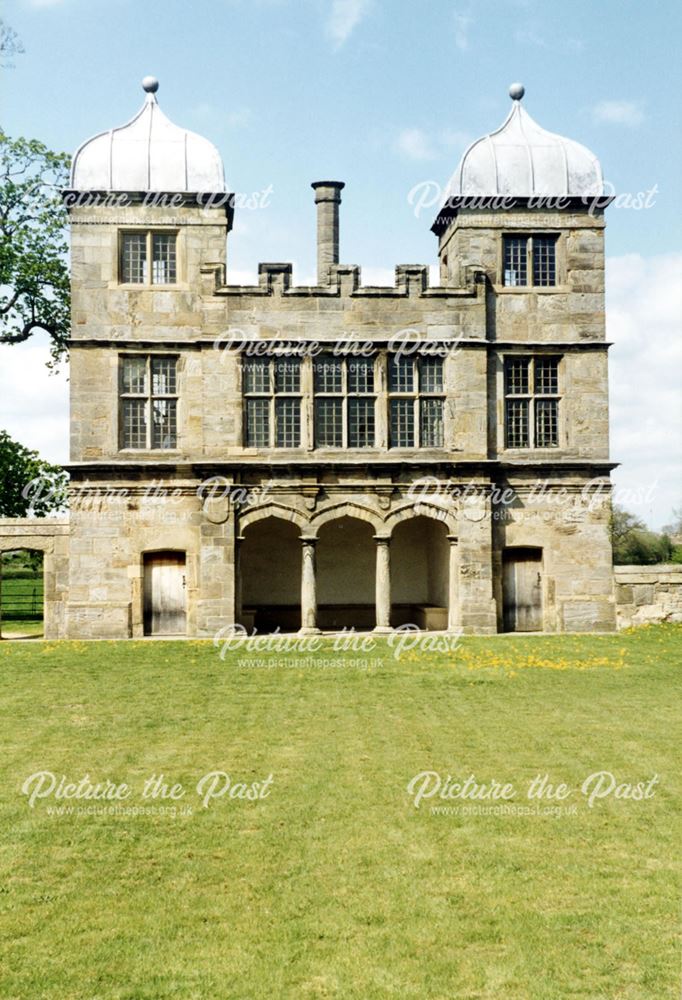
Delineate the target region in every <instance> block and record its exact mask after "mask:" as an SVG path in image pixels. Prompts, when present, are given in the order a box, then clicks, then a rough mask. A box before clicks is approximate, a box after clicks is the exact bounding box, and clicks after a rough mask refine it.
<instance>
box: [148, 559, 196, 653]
mask: <svg viewBox="0 0 682 1000" xmlns="http://www.w3.org/2000/svg"><path fill="white" fill-rule="evenodd" d="M185 594H186V576H185V554H184V552H154V553H153V554H151V555H148V556H145V560H144V631H145V635H185V633H186V631H187V611H186V598H185Z"/></svg>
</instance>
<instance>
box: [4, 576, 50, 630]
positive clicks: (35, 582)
mask: <svg viewBox="0 0 682 1000" xmlns="http://www.w3.org/2000/svg"><path fill="white" fill-rule="evenodd" d="M0 600H1V602H2V617H1V619H0V635H2V636H3V637H9V638H13V637H15V636H28V637H33V636H39V635H42V634H43V573H42V570H39V571H33V570H29V569H25V568H23V567H22V568H14V567H10V568H8V567H7V566H3V568H2V580H0Z"/></svg>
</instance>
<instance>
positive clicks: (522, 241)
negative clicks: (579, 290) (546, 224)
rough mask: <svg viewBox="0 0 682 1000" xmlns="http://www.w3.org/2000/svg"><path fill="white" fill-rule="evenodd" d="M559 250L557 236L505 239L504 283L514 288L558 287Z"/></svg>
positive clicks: (503, 247)
mask: <svg viewBox="0 0 682 1000" xmlns="http://www.w3.org/2000/svg"><path fill="white" fill-rule="evenodd" d="M556 247H557V237H556V236H555V235H548V236H540V235H537V234H536V235H532V236H504V237H503V240H502V257H503V262H502V272H503V273H502V283H503V284H504V285H506V286H508V287H510V288H517V287H523V286H525V285H530V286H534V287H536V288H541V287H543V286H545V287H548V286H554V285H556V283H557V262H556Z"/></svg>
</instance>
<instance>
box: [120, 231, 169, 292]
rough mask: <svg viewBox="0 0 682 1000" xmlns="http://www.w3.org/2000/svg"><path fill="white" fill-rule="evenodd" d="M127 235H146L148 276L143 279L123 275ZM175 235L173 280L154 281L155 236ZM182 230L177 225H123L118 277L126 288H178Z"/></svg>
mask: <svg viewBox="0 0 682 1000" xmlns="http://www.w3.org/2000/svg"><path fill="white" fill-rule="evenodd" d="M127 236H144V237H145V254H146V265H147V266H146V271H147V273H146V276H145V278H144V280H143V281H125V280H124V277H123V250H124V246H125V238H126V237H127ZM155 236H173V237H175V277H174V279H173V281H154V280H153V279H154V237H155ZM179 251H180V230H179V228H178V227H177V226H168V227H163V226H162V227H159V226H154V227H153V228H151V229H148V228H147V227H146V226H123V227H122V228H120V229H119V230H118V252H117V277H118V284H119V285H122V286H123V287H124V288H154V289H157V288H177V286H178V285H179V284H180V283H181V281H180V252H179Z"/></svg>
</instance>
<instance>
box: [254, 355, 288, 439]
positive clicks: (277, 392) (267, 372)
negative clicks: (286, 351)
mask: <svg viewBox="0 0 682 1000" xmlns="http://www.w3.org/2000/svg"><path fill="white" fill-rule="evenodd" d="M242 380H243V391H244V444H245V445H246V446H247V447H248V448H299V447H300V445H301V396H302V393H301V360H300V358H290V357H286V356H278V357H274V358H249V357H245V358H244V360H243V362H242Z"/></svg>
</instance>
